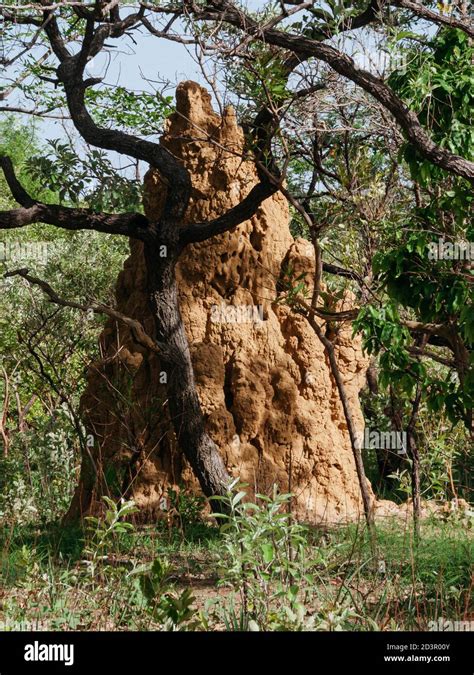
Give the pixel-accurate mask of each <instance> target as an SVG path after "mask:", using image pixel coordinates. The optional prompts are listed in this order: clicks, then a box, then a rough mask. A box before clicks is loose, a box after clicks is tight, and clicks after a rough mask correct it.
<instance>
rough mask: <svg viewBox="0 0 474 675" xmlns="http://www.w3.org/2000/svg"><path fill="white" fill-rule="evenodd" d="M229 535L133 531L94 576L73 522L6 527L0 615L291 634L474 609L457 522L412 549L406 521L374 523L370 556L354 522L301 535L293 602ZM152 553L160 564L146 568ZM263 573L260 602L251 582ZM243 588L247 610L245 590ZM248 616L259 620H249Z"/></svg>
mask: <svg viewBox="0 0 474 675" xmlns="http://www.w3.org/2000/svg"><path fill="white" fill-rule="evenodd" d="M228 536H229V535H226V534H225V533H224V534H222V533H221V532H220V530H219V529H218V528H217V527H216V526H214V525H208V524H204V523H202V522H199V523H194V524H191V525H189V526H187V527H183V528H172V529H168V528H167V527H163V526H160V525H158V526H142V527H137V528H136V529H133V530H131V531H127V532H121V533H120V534H117V535H114V536H112V537H111V538H110V541H108V543H107V549H106V556H101V557H98V563H97V566H96V568H94V569H93V570H92V571H91V567H90V561H89V563H88V554H87V552H86V551H88V550H89V549H88V548H87V546H86V545H85V537H84V533H83V532H82V531H81V530H80V529H64V528H59V527H58V526H55V525H51V526H45V527H32V526H22V527H19V526H13V525H12V526H10V527H8V526H5V527H4V528H3V530H2V532H1V534H0V621H4V622H6V624H7V625H13V624H14V623H15V622H24V621H29V622H32V623H34V622H38V621H39V622H42V625H43V626H44V627H48V628H52V629H58V628H60V629H73V630H103V629H108V630H130V629H131V630H137V629H138V630H156V629H162V630H163V629H165V630H166V629H170V628H171V627H172V628H174V629H175V628H176V627H178V628H179V629H181V630H191V629H192V630H196V629H197V630H236V629H248V628H249V627H252V626H254V628H255V625H256V624H258V625H261V626H267V627H268V626H279V627H280V629H283V628H287V629H290V630H293V629H294V630H308V629H326V630H327V629H336V628H337V629H341V628H342V629H345V630H393V629H395V630H426V627H427V625H428V622H429V621H430V620H437V619H438V618H440V617H442V618H445V619H455V620H469V619H471V618H472V616H473V607H472V586H473V584H472V569H473V567H472V563H473V552H474V551H473V548H474V546H473V537H472V531H471V530H470V529H469V528H467V527H466V525H465V523H463V522H457V521H455V520H453V521H449V522H444V521H442V520H436V519H435V518H430V519H427V520H425V521H424V522H423V526H422V538H421V541H420V542H419V543H418V545H416V544H415V542H414V539H413V532H412V529H411V525H409V524H406V523H403V522H401V521H400V520H392V521H387V522H383V523H379V524H378V525H377V549H378V551H377V555H375V556H374V554H373V552H372V550H371V547H370V545H369V541H368V537H367V535H366V532H365V528H364V527H363V526H361V525H353V524H352V525H346V526H339V527H335V528H331V529H327V528H325V529H314V528H313V529H307V530H304V543H303V545H302V551H303V554H302V555H303V558H304V563H303V562H302V563H298V565H301V567H298V568H296V567H295V570H296V571H295V572H292V574H295V575H297V576H296V577H295V578H296V579H297V586H298V591H297V592H298V594H299V595H298V598H299V600H298V602H296V600H295V598H294V597H293V596H291V595H288V596H287V595H285V594H284V593H283V591H281V590H279V589H281V588H283V587H284V588H285V589H288V588H289V589H290V591H288V592H289V593H290V594H291V593H296V591H292V590H291V588H293V586H291V585H288V586H285V579H284V576H285V574H288V571H286V572H280V571H278V570H277V573H276V574H274V573H273V572H271V570H270V568H271V566H272V565H273V563H271V562H270V563H268V564H267V563H263V562H262V563H258V562H257V558H258V555H257V553H258V551H256V555H255V556H252V557H251V559H252V560H253V557H255V563H253V562H252V564H255V568H252V566H250V567H249V565H248V563H245V565H246V567H245V566H244V565H243V564H241V563H240V562H239V560H238V559H237V558H238V551H239V550H240V548H242V542H240V543H239V545H238V546H237V548H236V549H235V550H236V551H237V553H234V554H233V553H232V551H233V550H234V549H233V548H232V547H229V545H228V543H229V541H228ZM272 536H274V535H273V534H271V535H270V537H272ZM226 537H227V538H226ZM239 541H240V540H239ZM242 541H243V540H242ZM244 546H247V544H246V543H244ZM239 547H240V548H239ZM229 551H230V553H229ZM251 553H252V552H251ZM232 556H234V557H235V559H233V558H232ZM303 558H302V559H303ZM156 560H159V561H161V562H160V565H159V569H158V568H156V566H155V569H153V570H152V568H151V566H152V564H153V561H156ZM298 560H299V558H298ZM259 564H260V565H261V566H262V565H263V567H261V568H259V567H258V565H259ZM295 564H296V563H295ZM239 565H240V567H239ZM265 565H266V567H265ZM233 567H235V568H236V569H239V570H241V572H239V574H241V575H242V574H244V572H245V574H247V576H246V578H245V579H243V576H242V578H240V577H239V574H237V576H235V575H234V576H233V577H232V576H229V575H227V573H226V568H228V569H231V568H233ZM274 567H275V566H274ZM275 569H276V568H275ZM242 570H244V572H242ZM269 571H270V572H271V574H270V573H269ZM272 574H273V576H272ZM298 575H299V576H298ZM267 579H268V584H269V585H268V587H266V591H265V594H264V595H265V598H264V600H262V593H261V592H260V591H261V589H260V588H259V584H260V586H261V585H262V583H263V584H264V585H265V584H266V580H267ZM262 580H263V581H262ZM252 584H253V585H254V587H252ZM249 585H250V586H249ZM249 588H250V595H249V597H250V598H251V600H250V601H249V603H250V604H247V605H245V602H244V600H243V597H244V596H243V594H242V591H243V590H244V591H245V593H247V591H249ZM147 589H148V595H147ZM150 589H152V590H150ZM245 593H244V595H245ZM259 593H260V595H259ZM285 593H286V591H285ZM186 594H188V595H186ZM188 596H192V597H188ZM269 597H270V598H271V600H270V601H269V600H268V598H269ZM165 601H166V602H165ZM262 602H264V604H262ZM180 603H181V604H180ZM259 603H260V605H259ZM175 605H176V606H175ZM181 605H183V606H184V609H183V608H182V607H181ZM176 607H178V609H176ZM179 608H181V609H179ZM262 608H263V609H262ZM244 609H245V613H246V618H245V620H244V619H242V614H243V610H244ZM188 610H189V611H188ZM257 610H258V611H257ZM179 612H181V614H180V613H179ZM252 616H255V617H257V616H258V621H253V620H251V621H250V623H249V617H250V618H251V617H252ZM177 617H178V618H177ZM183 617H185V618H183ZM262 617H263V618H262ZM252 621H253V623H252ZM170 622H171V623H170ZM173 622H174V623H173ZM275 629H277V628H275Z"/></svg>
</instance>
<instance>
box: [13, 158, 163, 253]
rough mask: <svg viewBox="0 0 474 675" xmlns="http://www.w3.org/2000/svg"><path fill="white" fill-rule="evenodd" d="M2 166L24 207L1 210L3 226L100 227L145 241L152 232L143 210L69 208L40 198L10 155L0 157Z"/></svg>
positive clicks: (99, 229)
mask: <svg viewBox="0 0 474 675" xmlns="http://www.w3.org/2000/svg"><path fill="white" fill-rule="evenodd" d="M0 167H1V168H2V169H3V173H4V176H5V180H6V181H7V184H8V187H9V188H10V192H11V194H12V196H13V198H14V199H15V201H16V202H18V204H20V205H21V207H22V208H19V209H11V210H10V211H0V229H14V228H17V227H24V226H25V225H31V224H32V223H38V222H40V223H47V224H49V225H56V226H57V227H61V228H63V229H65V230H96V231H97V232H105V233H106V234H121V235H123V236H126V237H133V238H135V239H141V240H142V241H145V240H146V238H147V235H148V234H149V231H150V227H149V225H150V224H149V221H148V219H147V218H146V217H145V216H144V215H142V214H141V213H122V214H109V213H100V212H97V211H92V210H91V209H81V208H69V207H66V206H58V205H56V204H44V203H42V202H39V201H36V200H35V199H33V198H32V197H31V196H30V195H29V194H28V193H27V191H26V190H25V189H24V187H23V186H22V185H21V183H20V181H19V180H18V178H17V177H16V175H15V171H14V169H13V164H12V162H11V160H10V158H9V157H0Z"/></svg>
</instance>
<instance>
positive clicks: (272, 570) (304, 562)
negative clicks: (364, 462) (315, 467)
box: [214, 481, 313, 630]
mask: <svg viewBox="0 0 474 675" xmlns="http://www.w3.org/2000/svg"><path fill="white" fill-rule="evenodd" d="M243 487H244V486H242V485H239V483H238V481H233V482H232V484H231V485H230V487H229V491H228V494H227V496H225V497H218V498H217V497H216V498H214V499H216V500H219V501H220V502H222V503H223V505H224V507H225V508H224V509H223V511H224V512H223V513H215V514H214V516H215V517H216V518H219V519H221V520H222V521H223V524H222V525H221V528H220V529H221V534H222V536H223V548H224V552H225V555H224V557H223V561H222V563H223V565H222V569H221V575H222V576H221V581H220V583H221V584H222V585H229V586H230V587H231V588H233V589H234V590H235V591H237V593H238V594H239V597H240V605H241V610H240V617H239V619H238V625H240V626H242V627H245V628H249V629H253V630H256V629H258V630H267V629H269V628H273V629H275V628H278V627H280V628H283V627H288V625H289V624H292V623H293V625H298V626H300V625H301V624H302V623H303V620H304V617H305V614H306V612H305V608H304V601H305V599H307V597H308V595H309V593H310V587H311V584H312V583H313V577H312V574H311V569H312V563H311V561H310V560H308V559H307V557H306V550H305V546H304V543H305V533H306V528H305V527H304V526H303V525H300V524H298V523H296V522H295V521H294V520H293V517H292V515H291V512H290V510H289V507H290V503H291V498H292V495H291V494H279V493H278V490H277V488H276V487H274V490H273V494H272V496H271V497H268V496H267V495H262V494H258V495H256V498H255V503H251V502H247V501H244V497H245V496H246V492H245V490H244V489H243ZM230 612H231V616H232V615H233V616H234V617H235V613H234V612H233V610H232V607H231V609H230ZM232 623H233V624H234V625H235V623H236V622H235V618H234V619H232Z"/></svg>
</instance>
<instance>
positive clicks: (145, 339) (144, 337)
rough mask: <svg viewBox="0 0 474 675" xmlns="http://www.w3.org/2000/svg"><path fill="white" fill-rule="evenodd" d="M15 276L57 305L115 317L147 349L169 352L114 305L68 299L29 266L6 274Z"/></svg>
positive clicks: (6, 275)
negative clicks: (35, 275)
mask: <svg viewBox="0 0 474 675" xmlns="http://www.w3.org/2000/svg"><path fill="white" fill-rule="evenodd" d="M15 276H19V277H22V278H23V279H25V280H26V281H28V283H30V284H32V285H34V286H38V287H39V288H41V290H42V291H43V293H45V295H47V296H48V298H49V300H50V302H52V303H54V304H55V305H59V306H60V307H71V308H72V309H80V310H81V311H83V312H88V311H92V312H94V314H105V315H106V316H108V317H110V318H111V319H115V320H116V321H119V322H120V323H123V324H124V325H125V326H128V327H129V328H130V330H131V332H132V335H133V339H134V340H135V342H137V343H138V344H140V345H142V347H145V349H149V350H150V351H153V352H155V353H157V354H161V355H163V352H166V353H168V352H169V349H168V348H167V346H166V345H164V344H162V343H160V342H158V341H157V340H155V339H154V338H152V337H150V336H149V335H148V333H146V332H145V330H144V328H143V326H142V324H141V323H140V322H139V321H136V320H135V319H132V318H131V317H129V316H126V315H125V314H122V313H121V312H118V311H117V310H116V309H113V308H112V307H108V306H107V305H103V304H102V303H98V302H90V303H88V304H83V303H80V302H76V301H74V300H66V299H65V298H62V297H60V296H59V295H58V294H57V293H56V291H55V290H54V289H53V288H52V287H51V286H50V285H49V284H48V283H47V282H46V281H44V280H43V279H39V278H38V277H33V276H31V275H30V274H29V270H28V268H22V269H17V270H13V271H12V272H7V273H6V274H4V277H6V278H7V277H15Z"/></svg>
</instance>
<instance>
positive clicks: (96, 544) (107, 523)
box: [84, 497, 138, 576]
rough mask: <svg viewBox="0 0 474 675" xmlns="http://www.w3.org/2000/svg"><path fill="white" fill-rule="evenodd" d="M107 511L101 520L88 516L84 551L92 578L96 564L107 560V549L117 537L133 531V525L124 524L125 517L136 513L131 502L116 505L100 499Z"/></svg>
mask: <svg viewBox="0 0 474 675" xmlns="http://www.w3.org/2000/svg"><path fill="white" fill-rule="evenodd" d="M102 499H103V501H104V502H105V504H106V506H107V509H106V511H105V516H104V517H103V518H96V517H95V516H88V517H87V518H86V521H87V525H88V528H87V529H88V535H89V540H88V545H87V546H86V547H85V549H84V551H85V553H86V555H87V556H88V560H87V564H88V566H89V568H90V572H91V575H92V576H94V574H95V571H96V568H97V565H98V563H100V562H104V561H106V560H107V557H108V556H107V554H106V551H107V548H108V547H109V546H110V544H111V543H112V542H113V541H114V540H116V539H117V537H118V536H120V535H123V534H125V533H126V532H131V531H133V530H134V529H135V527H134V525H133V523H128V522H125V521H124V519H125V518H126V517H127V516H130V515H132V513H136V512H137V511H138V509H137V507H136V506H135V502H134V501H133V500H130V501H125V500H124V499H121V500H120V502H119V504H116V503H115V502H114V501H113V500H112V499H110V497H102Z"/></svg>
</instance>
